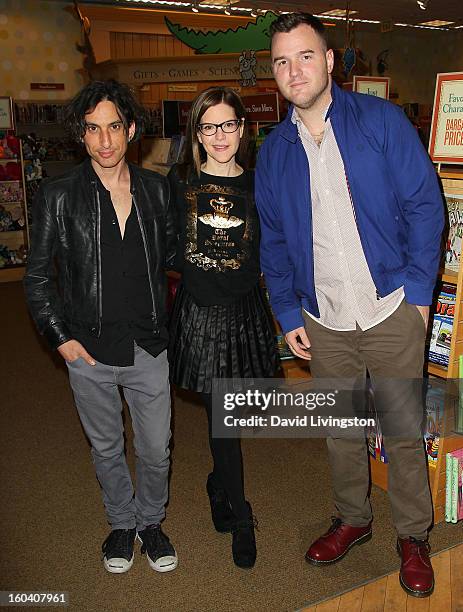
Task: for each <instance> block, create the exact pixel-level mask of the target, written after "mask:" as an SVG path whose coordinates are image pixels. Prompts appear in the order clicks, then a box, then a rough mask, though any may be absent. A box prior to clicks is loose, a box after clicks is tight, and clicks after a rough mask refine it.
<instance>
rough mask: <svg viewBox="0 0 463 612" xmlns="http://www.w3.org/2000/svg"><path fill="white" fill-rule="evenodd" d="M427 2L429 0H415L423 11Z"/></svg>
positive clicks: (426, 6)
mask: <svg viewBox="0 0 463 612" xmlns="http://www.w3.org/2000/svg"><path fill="white" fill-rule="evenodd" d="M428 2H429V0H416V3H417V5H418V6H419V7H420V9H421V10H422V11H425V10H426V9H427V8H428Z"/></svg>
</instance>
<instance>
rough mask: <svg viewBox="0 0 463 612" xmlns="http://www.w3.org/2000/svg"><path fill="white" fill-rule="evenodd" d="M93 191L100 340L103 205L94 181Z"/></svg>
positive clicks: (99, 331) (99, 333)
mask: <svg viewBox="0 0 463 612" xmlns="http://www.w3.org/2000/svg"><path fill="white" fill-rule="evenodd" d="M92 185H93V189H94V190H95V194H96V252H97V285H98V292H97V299H98V307H97V309H98V327H97V333H98V336H97V337H98V338H99V337H100V335H101V320H102V318H103V312H102V304H103V288H102V281H101V205H100V194H99V193H98V188H97V186H96V183H95V182H94V181H92Z"/></svg>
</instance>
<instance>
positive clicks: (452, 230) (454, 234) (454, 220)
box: [444, 193, 463, 270]
mask: <svg viewBox="0 0 463 612" xmlns="http://www.w3.org/2000/svg"><path fill="white" fill-rule="evenodd" d="M444 198H445V203H446V205H447V212H448V220H449V233H448V238H447V243H446V245H445V267H446V268H452V269H454V270H458V266H459V265H460V255H461V238H462V236H463V196H461V195H454V194H447V193H444Z"/></svg>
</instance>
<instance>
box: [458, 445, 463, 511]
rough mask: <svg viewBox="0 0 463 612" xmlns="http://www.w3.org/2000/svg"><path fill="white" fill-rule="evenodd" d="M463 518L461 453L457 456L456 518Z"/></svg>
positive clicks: (462, 458)
mask: <svg viewBox="0 0 463 612" xmlns="http://www.w3.org/2000/svg"><path fill="white" fill-rule="evenodd" d="M461 519H463V454H462V455H460V456H459V458H458V502H457V520H458V521H460V520H461Z"/></svg>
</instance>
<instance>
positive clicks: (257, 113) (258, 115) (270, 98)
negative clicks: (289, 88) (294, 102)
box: [241, 92, 280, 123]
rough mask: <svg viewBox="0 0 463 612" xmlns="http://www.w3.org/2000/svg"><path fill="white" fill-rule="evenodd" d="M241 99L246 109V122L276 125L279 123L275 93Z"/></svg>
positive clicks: (276, 95)
mask: <svg viewBox="0 0 463 612" xmlns="http://www.w3.org/2000/svg"><path fill="white" fill-rule="evenodd" d="M241 99H242V100H243V104H244V107H245V109H246V118H247V121H251V122H259V123H261V122H269V123H278V122H279V121H280V113H279V108H278V94H277V93H276V92H275V93H264V94H255V95H253V96H242V97H241Z"/></svg>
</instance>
